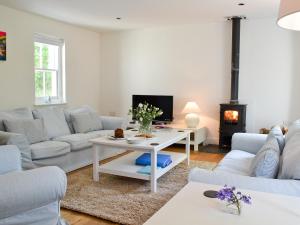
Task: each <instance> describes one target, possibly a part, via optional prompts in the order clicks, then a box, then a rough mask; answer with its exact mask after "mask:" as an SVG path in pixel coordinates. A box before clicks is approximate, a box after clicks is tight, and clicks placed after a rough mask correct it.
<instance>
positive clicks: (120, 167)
mask: <svg viewBox="0 0 300 225" xmlns="http://www.w3.org/2000/svg"><path fill="white" fill-rule="evenodd" d="M190 132H191V131H188V130H187V131H180V130H177V129H171V130H167V131H158V132H155V133H154V135H155V138H153V139H151V140H146V141H144V142H143V143H140V144H128V143H127V142H126V140H110V139H108V138H107V137H100V138H96V139H92V140H90V142H92V143H93V151H94V156H93V158H94V162H93V179H94V181H99V173H108V174H113V175H119V176H125V177H132V178H136V179H142V180H150V181H151V191H152V192H156V190H157V179H158V178H160V177H161V176H162V175H164V174H165V173H166V172H168V171H169V170H170V169H172V168H174V167H175V166H176V165H178V164H179V163H181V162H183V161H184V160H185V159H187V163H188V164H189V158H190ZM135 134H136V132H132V131H126V132H125V135H126V136H133V135H135ZM183 139H186V146H185V150H186V151H185V153H176V152H164V151H161V150H163V149H164V148H166V147H168V146H170V145H172V144H175V143H176V142H178V141H180V140H183ZM151 143H158V145H156V146H154V145H151ZM105 146H110V147H115V148H121V149H126V150H133V151H134V152H132V153H129V154H126V155H124V156H122V157H119V158H117V159H114V160H112V161H110V162H108V163H105V164H102V165H99V158H100V154H101V150H102V149H104V148H102V147H105ZM144 152H148V153H150V154H151V174H150V175H148V174H141V173H138V172H137V171H138V170H139V169H141V168H142V167H143V166H138V165H135V159H136V158H137V157H138V156H139V155H141V153H144ZM158 153H161V154H168V155H171V158H172V163H171V164H170V165H169V166H167V167H165V168H162V169H157V167H156V166H155V165H156V164H157V154H158Z"/></svg>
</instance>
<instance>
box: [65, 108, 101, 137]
mask: <svg viewBox="0 0 300 225" xmlns="http://www.w3.org/2000/svg"><path fill="white" fill-rule="evenodd" d="M71 120H72V124H73V127H74V130H75V132H76V133H87V132H91V131H96V130H101V129H102V123H101V121H100V120H99V117H98V115H97V114H96V113H94V112H82V113H75V114H73V113H72V114H71Z"/></svg>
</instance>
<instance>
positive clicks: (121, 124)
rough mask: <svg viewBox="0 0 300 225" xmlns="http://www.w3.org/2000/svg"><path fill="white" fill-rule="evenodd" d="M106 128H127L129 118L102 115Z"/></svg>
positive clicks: (104, 127)
mask: <svg viewBox="0 0 300 225" xmlns="http://www.w3.org/2000/svg"><path fill="white" fill-rule="evenodd" d="M100 119H101V121H102V125H103V129H104V130H115V129H117V128H122V129H124V130H126V126H127V124H128V120H127V119H126V118H123V117H116V116H100Z"/></svg>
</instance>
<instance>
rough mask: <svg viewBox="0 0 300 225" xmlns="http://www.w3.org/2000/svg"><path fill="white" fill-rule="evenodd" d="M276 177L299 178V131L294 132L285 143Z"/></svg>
mask: <svg viewBox="0 0 300 225" xmlns="http://www.w3.org/2000/svg"><path fill="white" fill-rule="evenodd" d="M278 178H280V179H296V180H299V179H300V133H295V134H294V135H293V136H292V137H291V138H290V139H289V141H288V142H287V143H286V144H285V147H284V149H283V153H282V163H281V168H280V173H279V175H278Z"/></svg>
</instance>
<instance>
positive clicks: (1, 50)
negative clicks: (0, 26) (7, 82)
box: [0, 31, 6, 61]
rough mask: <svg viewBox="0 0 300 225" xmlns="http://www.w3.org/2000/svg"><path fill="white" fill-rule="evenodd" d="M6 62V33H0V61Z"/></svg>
mask: <svg viewBox="0 0 300 225" xmlns="http://www.w3.org/2000/svg"><path fill="white" fill-rule="evenodd" d="M5 60H6V32H3V31H0V61H5Z"/></svg>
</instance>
